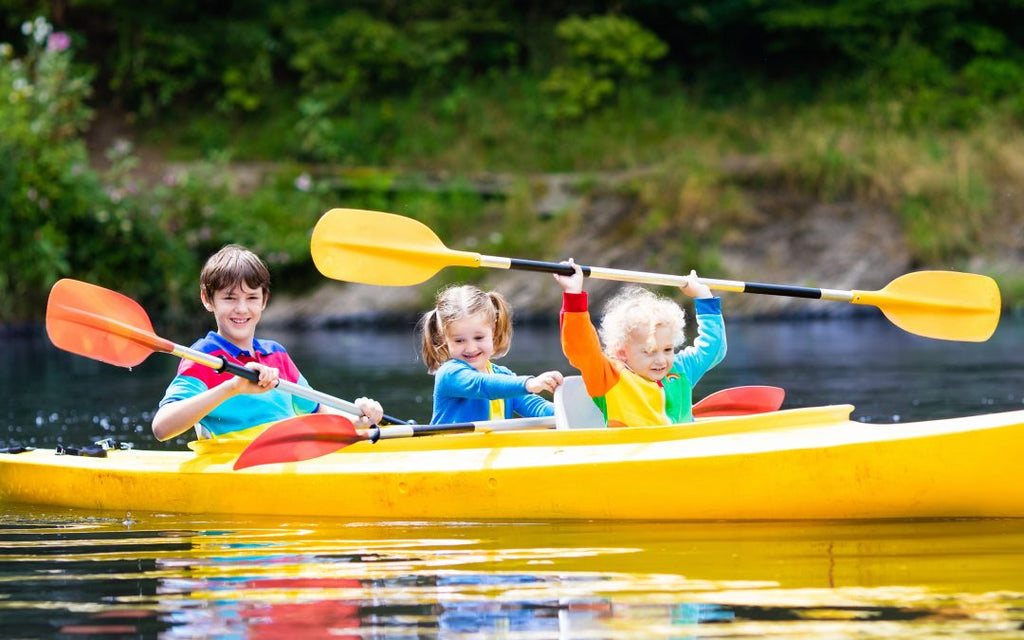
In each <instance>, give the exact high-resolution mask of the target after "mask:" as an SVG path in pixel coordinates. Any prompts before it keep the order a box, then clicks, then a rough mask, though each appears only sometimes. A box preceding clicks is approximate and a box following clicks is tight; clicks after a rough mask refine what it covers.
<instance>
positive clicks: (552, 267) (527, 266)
mask: <svg viewBox="0 0 1024 640" xmlns="http://www.w3.org/2000/svg"><path fill="white" fill-rule="evenodd" d="M578 266H579V267H580V269H582V270H583V275H585V276H589V275H590V267H585V266H583V265H578ZM509 269H516V270H518V271H540V272H542V273H557V274H558V275H560V276H571V275H572V274H573V273H574V271H573V268H572V267H570V266H569V265H567V264H562V263H560V262H543V261H541V260H520V259H519V258H511V259H510V260H509Z"/></svg>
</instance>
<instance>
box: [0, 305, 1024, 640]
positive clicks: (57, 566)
mask: <svg viewBox="0 0 1024 640" xmlns="http://www.w3.org/2000/svg"><path fill="white" fill-rule="evenodd" d="M164 337H167V338H170V339H172V340H174V341H176V342H181V343H184V344H188V343H190V342H191V339H192V338H193V336H171V335H166V336H164ZM266 337H272V338H275V339H278V340H280V341H281V342H283V343H284V344H286V345H287V346H288V347H289V350H290V351H291V352H292V354H293V357H294V358H295V360H296V361H297V362H298V363H299V365H300V367H301V368H302V369H303V372H304V373H305V374H306V376H307V378H309V380H310V382H311V384H312V385H313V386H314V387H315V388H317V389H319V390H321V391H325V392H327V393H330V394H333V395H337V396H340V397H344V398H349V399H351V398H354V397H356V396H360V395H369V396H372V397H375V398H377V399H378V400H380V401H381V402H382V403H383V404H384V407H385V410H386V411H387V412H388V413H389V414H391V415H394V416H397V417H401V418H407V419H415V420H418V421H421V422H425V421H427V420H428V419H429V416H430V395H431V388H432V379H431V378H430V377H429V376H427V375H426V374H425V372H424V370H423V367H422V364H420V363H419V362H418V361H417V359H416V346H415V343H414V340H413V338H412V336H411V331H410V332H396V331H389V332H376V331H371V330H340V331H331V332H288V331H268V332H267V333H266ZM501 362H502V363H503V364H506V365H507V366H510V367H511V368H512V369H514V370H516V371H518V372H520V373H530V372H539V371H542V370H546V369H551V368H557V369H561V370H563V371H565V372H567V373H569V372H571V369H570V368H569V366H568V365H567V363H566V362H565V360H564V358H563V356H562V355H561V351H560V348H559V346H558V339H557V335H556V332H555V328H554V327H521V328H519V329H517V332H516V337H515V339H514V341H513V346H512V353H511V354H510V355H509V356H507V357H506V358H504V359H503V360H501ZM175 365H176V361H175V359H174V358H173V357H171V356H168V355H164V354H154V355H153V356H151V357H150V358H149V359H148V360H147V361H146V362H144V363H143V364H141V365H140V366H138V367H135V368H134V370H131V371H128V370H124V369H118V368H115V367H111V366H109V365H105V364H101V363H97V362H93V361H91V360H88V359H86V358H83V357H80V356H74V355H70V354H66V353H63V352H61V351H59V350H57V349H55V348H54V347H52V346H51V345H50V344H49V342H48V341H47V339H46V337H45V335H36V336H20V337H16V338H4V339H0V388H2V399H0V402H2V404H0V418H2V420H0V433H2V434H3V435H4V437H3V438H0V445H31V446H35V447H54V446H56V445H58V444H61V445H64V446H80V445H84V444H88V443H90V442H92V441H93V440H96V439H99V438H102V437H114V438H116V439H118V440H123V441H131V442H133V443H135V445H136V446H137V447H144V448H170V449H184V443H185V441H186V439H185V438H182V439H178V440H176V441H171V442H168V443H157V442H155V441H154V440H153V439H152V437H151V436H150V434H149V420H150V419H151V417H152V412H153V410H154V408H155V405H156V403H157V401H158V400H159V398H160V396H161V395H162V392H163V389H164V387H165V386H166V384H167V382H168V380H169V379H170V377H171V376H172V375H173V372H174V368H175ZM743 384H772V385H777V386H781V387H784V388H785V389H786V391H787V396H786V403H785V405H784V406H785V407H799V406H812V405H820V404H841V403H850V404H853V405H855V406H856V409H855V411H854V414H853V415H854V418H855V419H857V420H861V421H864V422H874V423H886V422H908V421H914V420H925V419H933V418H944V417H954V416H962V415H970V414H977V413H988V412H994V411H1007V410H1015V409H1022V408H1024V319H1021V318H1019V317H1018V318H1013V317H1008V318H1004V319H1003V321H1002V323H1001V325H1000V327H999V329H998V330H997V332H996V334H995V336H993V338H992V339H991V340H990V341H988V342H986V343H982V344H966V343H953V342H943V341H936V340H928V339H924V338H920V337H917V336H913V335H910V334H907V333H904V332H903V331H901V330H899V329H897V328H895V327H893V326H892V325H891V324H889V323H888V322H887V321H886V320H884V319H882V318H877V319H856V320H821V321H802V322H735V321H733V322H730V323H729V355H728V357H727V358H726V360H725V362H723V363H722V364H721V365H719V366H718V367H717V368H716V369H714V370H712V371H711V372H710V373H709V374H708V375H707V376H706V377H705V379H704V380H703V381H701V383H700V384H699V385H698V386H697V389H696V393H695V396H696V397H701V396H704V395H707V394H708V393H710V392H712V391H714V390H716V389H720V388H724V387H729V386H737V385H743ZM440 437H443V436H440ZM0 508H2V509H3V512H2V516H0V636H3V637H54V636H56V637H81V636H95V635H99V636H101V637H166V638H175V637H181V638H196V637H219V638H248V637H253V638H275V637H293V638H300V637H301V638H306V637H343V638H344V637H347V638H384V637H387V638H430V637H444V638H481V637H489V638H490V637H494V638H717V637H767V638H771V637H806V638H822V637H830V638H865V637H880V638H889V637H907V638H910V637H939V636H942V637H979V638H1003V637H1006V638H1010V637H1022V636H1024V520H939V521H883V522H819V523H807V522H773V523H759V522H754V523H721V522H713V523H608V522H573V523H567V522H378V521H347V520H324V519H310V518H287V519H282V518H274V519H268V518H258V517H233V518H224V517H215V516H187V515H180V514H166V513H124V512H119V513H109V512H81V511H71V510H61V509H44V508H38V507H33V506H26V505H14V504H0Z"/></svg>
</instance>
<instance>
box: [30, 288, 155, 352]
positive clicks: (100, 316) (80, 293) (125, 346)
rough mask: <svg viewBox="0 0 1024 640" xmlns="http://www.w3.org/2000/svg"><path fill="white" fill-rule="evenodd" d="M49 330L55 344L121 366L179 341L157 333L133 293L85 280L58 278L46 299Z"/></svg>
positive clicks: (47, 331) (47, 328)
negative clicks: (132, 296) (128, 294)
mask: <svg viewBox="0 0 1024 640" xmlns="http://www.w3.org/2000/svg"><path fill="white" fill-rule="evenodd" d="M46 333H47V335H49V336H50V341H51V342H53V344H54V345H55V346H57V347H59V348H61V349H64V350H65V351H70V352H71V353H77V354H78V355H82V356H86V357H89V358H93V359H95V360H99V361H101V362H106V363H109V364H113V365H117V366H121V367H134V366H135V365H137V364H140V363H141V362H142V361H143V360H145V359H146V358H147V357H149V354H151V353H153V352H154V351H164V352H167V353H170V352H172V351H174V343H172V342H171V341H169V340H165V339H164V338H161V337H159V336H157V335H156V334H154V333H153V325H152V323H151V322H150V321H149V316H148V315H146V310H145V309H143V308H142V306H140V305H139V303H137V302H135V301H134V300H132V299H131V298H129V297H128V296H125V295H122V294H120V293H117V292H116V291H111V290H110V289H104V288H103V287H98V286H96V285H94V284H89V283H88V282H82V281H81V280H71V279H69V278H65V279H63V280H58V281H57V283H56V284H54V285H53V288H52V289H50V297H49V300H48V301H47V303H46Z"/></svg>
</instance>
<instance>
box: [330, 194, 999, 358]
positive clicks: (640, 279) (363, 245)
mask: <svg viewBox="0 0 1024 640" xmlns="http://www.w3.org/2000/svg"><path fill="white" fill-rule="evenodd" d="M310 250H311V252H312V254H313V262H314V263H315V264H316V267H317V269H319V270H320V272H321V273H323V274H324V275H325V276H327V277H328V278H333V279H335V280H344V281H347V282H359V283H363V284H378V285H391V286H401V285H414V284H419V283H421V282H423V281H425V280H427V279H429V278H431V277H432V276H433V275H434V274H436V273H437V272H438V271H440V270H441V269H442V268H444V267H490V268H494V269H516V270H522V271H539V272H544V273H559V274H563V275H571V274H572V268H571V267H568V266H566V265H564V264H561V263H558V262H540V261H537V260H520V259H517V258H503V257H499V256H486V255H481V254H479V253H473V252H470V251H454V250H452V249H449V248H447V247H446V246H444V244H443V243H442V242H441V240H440V239H439V238H438V237H437V235H435V234H434V232H433V231H431V230H430V229H429V228H428V227H427V226H426V225H424V224H422V223H421V222H419V221H417V220H413V219H411V218H405V217H402V216H398V215H394V214H391V213H382V212H380V211H363V210H360V209H331V210H330V211H328V212H327V213H325V214H324V215H323V216H322V217H321V218H320V220H319V222H317V224H316V227H315V228H314V229H313V237H312V239H311V241H310ZM583 274H584V275H585V276H589V277H591V278H600V279H603V280H617V281H621V282H635V283H639V284H655V285H667V286H674V287H678V286H681V285H684V284H686V282H687V281H686V278H685V277H684V276H677V275H666V274H660V273H647V272H644V271H627V270H623V269H610V268H605V267H583ZM700 281H701V282H702V283H703V284H705V285H707V286H708V287H709V288H711V289H718V290H722V291H732V292H736V293H757V294H764V295H774V296H787V297H792V298H811V299H820V300H833V301H838V302H849V303H851V304H862V305H871V306H875V307H877V308H878V309H879V310H881V311H882V313H883V314H885V317H886V318H888V319H889V320H890V321H891V322H892V323H893V324H895V325H896V326H897V327H900V328H901V329H903V330H904V331H908V332H910V333H914V334H917V335H920V336H925V337H927V338H936V339H940V340H961V341H966V342H984V341H985V340H988V339H989V337H991V336H992V333H993V332H994V331H995V329H996V325H998V323H999V314H1000V310H1001V301H1000V295H999V287H998V286H997V285H996V282H995V280H993V279H992V278H989V277H988V276H982V275H977V274H973V273H960V272H954V271H918V272H915V273H908V274H906V275H903V276H900V277H899V278H896V279H895V280H893V281H892V282H890V283H889V284H888V285H887V286H886V287H885V288H884V289H882V290H880V291H857V290H853V291H843V290H839V289H817V288H812V287H803V286H795V285H784V284H764V283H759V282H739V281H735V280H715V279H710V278H700Z"/></svg>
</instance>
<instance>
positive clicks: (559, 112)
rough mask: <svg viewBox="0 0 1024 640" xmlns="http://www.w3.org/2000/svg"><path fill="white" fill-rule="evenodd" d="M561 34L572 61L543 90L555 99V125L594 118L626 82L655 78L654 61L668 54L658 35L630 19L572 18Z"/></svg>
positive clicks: (560, 27)
mask: <svg viewBox="0 0 1024 640" xmlns="http://www.w3.org/2000/svg"><path fill="white" fill-rule="evenodd" d="M555 33H556V34H557V35H558V37H559V38H560V39H561V40H562V41H563V42H564V43H565V46H566V47H567V49H568V61H567V62H566V63H565V64H564V65H561V66H558V67H555V68H554V69H553V70H552V72H551V74H550V75H549V76H548V79H547V80H546V81H545V83H544V85H543V88H544V90H545V91H546V92H547V93H549V94H550V95H551V96H552V98H553V100H552V102H551V103H550V104H549V105H548V111H547V113H548V116H549V117H551V118H552V119H555V120H560V119H566V118H569V119H572V118H579V117H581V116H584V115H586V114H588V113H590V112H591V111H593V110H594V109H595V108H597V107H598V106H600V105H602V104H604V103H605V102H607V101H608V100H609V99H610V98H611V97H612V96H614V95H615V93H616V92H617V91H618V89H619V87H620V86H621V84H622V83H623V82H626V81H629V80H637V79H640V78H645V77H647V76H649V75H650V73H651V66H650V64H651V62H653V61H655V60H658V59H659V58H662V57H663V56H664V55H665V54H666V53H667V52H668V46H667V45H666V44H665V43H664V42H662V41H661V40H659V39H658V37H657V36H655V35H654V34H653V33H651V32H650V31H648V30H647V29H645V28H644V27H643V26H641V25H640V24H639V23H637V22H636V21H635V20H632V19H630V18H628V17H624V16H616V15H603V16H594V17H590V18H581V17H578V16H572V17H569V18H566V19H565V20H563V21H562V22H560V23H558V25H557V26H556V27H555Z"/></svg>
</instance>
